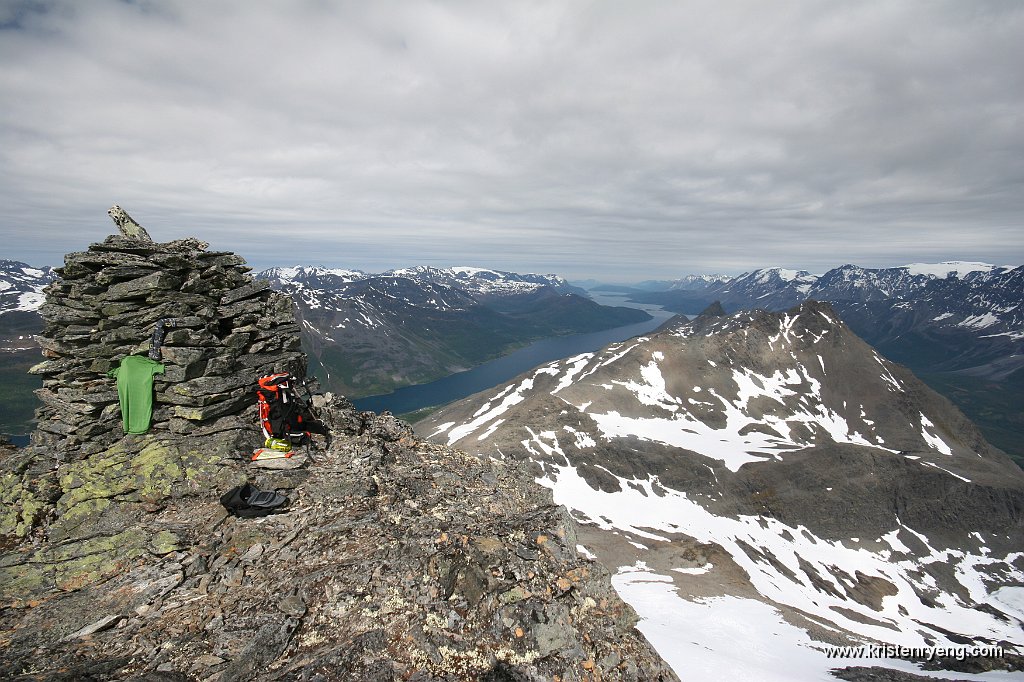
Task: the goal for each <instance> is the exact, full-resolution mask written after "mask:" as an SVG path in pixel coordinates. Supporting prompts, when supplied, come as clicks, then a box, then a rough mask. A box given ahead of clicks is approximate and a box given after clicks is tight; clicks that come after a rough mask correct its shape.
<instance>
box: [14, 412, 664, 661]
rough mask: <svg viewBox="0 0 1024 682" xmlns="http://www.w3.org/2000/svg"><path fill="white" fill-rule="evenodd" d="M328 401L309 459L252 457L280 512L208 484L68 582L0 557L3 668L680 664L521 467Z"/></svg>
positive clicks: (254, 475) (146, 520)
mask: <svg viewBox="0 0 1024 682" xmlns="http://www.w3.org/2000/svg"><path fill="white" fill-rule="evenodd" d="M321 411H322V414H325V415H326V417H327V421H328V422H329V423H330V424H331V427H332V431H333V432H334V434H335V439H334V443H333V445H332V446H331V448H330V449H329V450H327V452H326V453H318V454H317V455H316V461H315V463H311V464H310V465H309V466H308V467H303V468H299V469H291V470H283V471H274V470H269V471H268V470H258V469H253V470H252V471H248V472H245V473H247V474H248V475H249V477H250V478H251V479H252V480H253V481H254V483H255V484H256V485H257V487H260V488H263V489H277V490H281V491H284V492H285V493H286V494H287V495H288V496H289V497H290V498H291V504H290V507H289V509H288V511H287V512H285V513H282V514H277V515H274V516H269V517H266V518H262V519H240V518H236V517H232V516H227V515H226V513H225V511H224V509H223V508H222V507H221V506H220V505H219V504H218V502H217V498H216V496H215V494H213V492H212V491H206V492H205V493H200V494H196V495H194V496H192V497H190V498H188V499H180V500H172V501H170V502H169V503H168V504H167V506H166V507H165V508H164V509H162V510H161V511H160V512H158V513H150V514H146V515H144V516H143V517H142V518H140V519H139V522H138V524H137V525H136V526H135V527H134V528H132V529H126V530H124V531H123V533H141V534H144V535H146V536H147V537H148V538H149V543H150V544H149V546H148V547H147V548H146V551H143V552H140V553H139V554H138V555H137V556H132V555H123V556H122V557H121V558H120V561H121V564H122V566H121V569H120V570H119V571H117V572H116V573H113V574H112V575H110V576H109V577H107V578H106V579H103V580H95V581H93V582H90V583H89V584H87V585H83V586H81V587H78V588H76V587H75V586H70V585H64V586H63V589H56V590H55V589H52V588H43V587H41V586H40V582H39V581H38V579H33V580H30V579H26V577H25V576H27V575H30V574H31V573H32V571H41V570H44V567H43V566H42V565H41V563H39V562H38V561H36V562H35V563H34V562H33V561H32V560H30V561H27V562H26V561H23V562H21V563H20V564H18V565H16V566H13V567H12V566H11V565H10V559H9V558H5V562H4V564H3V565H2V567H0V586H2V587H0V596H2V600H3V603H4V605H5V606H8V607H10V608H7V609H4V610H3V611H2V615H0V627H2V629H3V630H4V631H5V633H6V634H5V638H6V640H7V641H6V646H5V647H4V650H3V653H2V654H0V661H2V663H0V673H2V674H0V676H4V677H13V676H14V675H16V674H18V673H19V672H21V671H22V670H26V669H33V670H36V671H39V670H43V671H57V670H60V671H63V673H62V674H64V675H66V676H67V677H59V676H57V675H56V673H52V674H51V676H50V677H44V678H43V679H72V678H75V679H139V678H142V677H144V676H145V675H147V674H154V675H159V674H163V675H166V677H160V678H157V677H153V678H147V679H218V680H248V679H256V678H258V679H262V680H314V679H317V680H366V679H374V680H400V679H420V680H434V679H444V680H477V679H491V680H538V679H558V678H561V679H563V680H584V679H622V680H659V679H661V680H674V679H676V677H675V675H674V674H673V673H672V672H671V671H670V670H669V669H668V668H667V667H666V666H665V664H664V663H663V662H662V661H661V660H660V658H659V657H658V656H657V655H656V654H654V653H653V651H652V650H651V649H650V648H649V646H648V644H647V642H646V641H645V640H644V639H643V637H642V636H641V635H640V634H639V633H637V632H636V631H635V630H634V629H633V624H634V622H635V620H636V616H635V615H634V613H633V611H632V609H630V608H629V607H628V606H626V605H625V604H624V603H623V602H622V601H621V600H620V599H619V598H618V596H617V595H616V594H615V592H614V591H613V590H612V588H611V585H610V582H609V580H608V576H607V573H606V571H605V569H604V568H603V567H602V566H601V565H600V564H598V563H595V562H593V561H591V560H589V559H586V558H584V557H583V556H581V555H580V554H579V553H578V552H577V550H576V539H575V530H574V524H573V522H572V521H571V520H570V519H569V518H568V516H567V514H566V512H565V510H564V508H562V507H558V506H555V505H554V504H552V502H551V498H550V494H549V493H548V491H546V490H544V489H542V488H540V487H538V486H536V485H535V484H534V483H533V481H532V479H531V477H530V476H529V475H528V474H527V473H526V471H525V469H522V468H520V467H519V466H518V465H505V464H501V463H494V462H490V461H485V460H480V459H478V458H476V457H473V456H470V455H466V454H465V453H462V452H460V451H457V450H454V449H451V448H447V447H443V446H436V445H431V444H428V443H425V442H422V441H419V440H417V439H416V438H415V437H414V436H413V434H412V432H411V430H409V428H408V426H407V425H406V424H404V423H403V422H400V421H398V420H396V419H394V418H393V417H390V416H376V415H373V414H372V413H356V412H355V411H354V410H352V409H351V405H350V404H347V402H346V401H344V400H334V401H332V402H331V403H329V404H328V405H325V406H323V407H322V408H321ZM250 466H253V465H250ZM242 469H243V465H241V464H239V465H238V470H239V471H242ZM171 534H173V536H174V540H171V539H170V535H171ZM105 550H106V547H104V548H99V547H98V548H97V552H98V553H100V554H102V552H103V551H105ZM44 551H45V552H49V553H50V554H48V555H47V556H46V560H47V561H50V562H58V561H59V560H60V558H61V557H59V556H58V554H59V552H60V549H59V546H57V547H51V548H47V549H44V550H39V551H37V552H36V553H35V555H34V556H36V557H39V556H40V554H41V552H44ZM51 555H52V556H51ZM9 556H10V555H8V557H9ZM76 676H77V677H76Z"/></svg>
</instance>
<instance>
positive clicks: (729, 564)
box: [417, 301, 1024, 655]
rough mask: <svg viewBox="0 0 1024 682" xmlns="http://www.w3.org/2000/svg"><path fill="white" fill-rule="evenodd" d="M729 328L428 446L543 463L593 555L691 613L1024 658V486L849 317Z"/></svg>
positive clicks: (685, 329)
mask: <svg viewBox="0 0 1024 682" xmlns="http://www.w3.org/2000/svg"><path fill="white" fill-rule="evenodd" d="M723 312H724V311H722V310H721V308H718V309H717V310H715V309H712V310H708V311H706V313H705V314H704V315H701V316H699V317H697V318H696V319H694V320H692V321H686V320H684V319H676V320H675V321H674V322H673V323H671V324H667V325H666V326H664V327H663V328H662V329H661V330H659V331H658V332H656V333H654V334H651V335H650V336H647V337H638V338H635V339H632V340H630V341H626V342H622V343H619V344H613V345H611V346H608V347H607V348H605V349H603V350H601V351H599V352H596V353H585V354H581V355H578V356H575V357H572V358H567V359H565V360H561V361H557V362H553V363H550V364H548V365H544V366H541V367H538V368H537V369H535V370H533V371H531V372H529V373H527V374H524V375H522V376H520V377H518V378H517V379H515V380H513V381H512V382H510V383H509V384H508V385H505V386H499V387H496V388H495V389H493V390H491V391H487V392H484V393H481V394H477V395H476V396H471V397H470V398H467V399H465V400H462V401H459V402H457V403H454V404H452V405H450V406H447V407H445V408H442V409H441V410H439V411H437V412H436V413H434V414H432V415H431V416H430V417H429V418H428V419H426V420H424V421H423V422H421V423H420V424H417V429H419V430H421V431H422V433H424V434H425V435H427V436H428V437H429V438H431V439H435V440H436V441H437V442H444V443H446V444H449V445H453V446H456V447H461V448H465V449H466V450H467V451H469V452H471V453H477V454H479V455H481V456H483V457H494V458H499V459H504V460H506V461H507V460H526V461H529V462H531V463H532V464H533V466H534V467H535V471H536V472H537V476H538V480H540V481H541V482H542V483H544V485H547V486H549V487H551V488H552V490H553V492H554V500H555V501H556V502H558V503H561V504H564V505H566V506H567V507H568V508H569V509H570V510H572V513H573V515H574V517H575V518H576V519H577V520H580V521H581V522H583V524H584V525H583V530H582V531H581V542H582V544H584V545H585V546H586V547H587V548H589V549H590V550H591V551H593V552H594V553H595V554H596V555H597V556H598V558H600V559H601V560H602V561H604V562H605V563H606V564H607V565H609V566H610V567H616V566H617V567H619V570H618V573H617V577H620V578H621V579H622V580H624V581H628V579H629V575H630V572H634V573H635V572H636V571H639V570H642V571H644V572H651V573H650V576H649V577H648V582H656V581H658V580H661V581H663V582H668V583H669V584H671V585H673V586H674V587H675V589H676V590H678V594H679V595H680V596H681V597H682V599H679V600H678V604H677V608H676V611H677V612H679V613H688V614H691V615H692V614H693V613H694V609H695V608H697V607H695V606H693V604H700V603H706V601H704V600H706V599H707V598H708V597H709V596H718V597H730V598H743V599H757V600H760V601H763V602H764V603H766V604H769V605H770V606H771V608H772V609H777V610H778V611H779V612H781V613H782V614H784V616H785V618H786V620H787V622H789V623H790V624H792V625H796V626H798V627H800V628H802V629H804V630H807V631H808V632H810V633H812V634H813V636H814V637H815V638H816V639H818V640H819V641H826V642H830V643H849V644H856V643H863V642H865V641H876V642H897V641H898V642H902V643H908V644H914V645H917V646H924V645H935V644H939V645H941V644H947V645H952V644H963V643H966V642H976V643H997V642H1004V643H1006V645H1007V646H1008V647H1016V648H1017V650H1019V649H1020V648H1021V647H1022V646H1024V636H1022V633H1024V630H1022V626H1024V613H1021V612H1020V610H1019V608H1018V607H1016V606H1014V604H1015V603H1016V601H1015V598H1014V597H1012V596H1011V594H1012V593H1014V590H1019V589H1020V587H1019V586H1020V585H1021V584H1024V554H1022V553H1021V551H1020V550H1021V548H1022V547H1024V472H1021V471H1020V469H1019V468H1017V467H1016V466H1015V465H1014V464H1013V462H1012V461H1010V459H1009V458H1008V457H1007V456H1006V455H1005V454H1004V453H1002V452H1000V451H999V450H998V449H996V448H994V447H992V446H991V445H989V444H988V443H987V442H986V441H985V440H984V438H983V437H982V436H981V434H980V433H979V432H978V430H977V429H976V428H975V427H974V425H973V424H971V422H970V421H969V420H967V419H966V418H965V417H964V415H963V414H962V413H960V412H959V411H958V410H957V409H956V408H955V407H954V406H953V405H952V404H950V402H949V401H948V400H946V399H944V398H942V397H941V396H939V395H938V394H936V393H935V392H934V391H932V390H930V389H929V388H928V387H927V386H925V385H924V384H923V383H922V382H920V381H919V380H918V379H916V378H915V377H914V375H913V374H912V373H910V372H909V371H907V370H906V369H905V368H903V367H900V366H898V365H896V364H894V363H892V362H889V361H887V360H885V359H883V358H882V357H881V356H880V355H879V354H878V353H877V352H876V351H875V350H874V349H872V348H871V347H870V346H869V345H867V344H866V343H864V342H863V341H862V340H861V339H859V338H858V337H857V336H856V335H855V334H853V333H852V332H851V330H850V329H849V328H848V327H847V326H846V325H845V324H843V323H842V322H841V321H840V320H839V318H838V316H837V315H836V313H835V311H834V310H833V309H832V308H831V307H830V306H829V305H828V304H823V303H819V302H814V301H808V302H805V303H803V304H801V305H800V306H798V307H795V308H792V309H790V310H788V311H786V312H783V313H770V312H765V311H753V312H744V313H737V314H735V315H732V316H726V315H723V314H722V313H723ZM645 574H646V573H645ZM627 587H628V585H627ZM640 596H641V597H643V596H644V595H643V594H641V595H640ZM624 598H626V600H627V601H631V599H630V597H629V596H628V594H626V595H624ZM666 598H667V599H675V595H669V597H666ZM631 603H632V602H631ZM639 603H641V602H637V604H639ZM637 608H638V610H639V609H640V606H639V605H637ZM641 615H644V614H643V613H641ZM708 617H709V618H712V617H713V616H712V615H709V616H708ZM823 624H824V628H823ZM702 641H703V640H702ZM718 644H721V643H718ZM716 645H717V644H716ZM765 645H766V644H765ZM712 646H713V645H712V644H708V645H707V647H708V648H710V647H712ZM766 646H767V645H766ZM801 646H803V647H806V646H807V645H801ZM1010 650H1011V651H1012V649H1010ZM794 651H796V650H794ZM663 653H665V652H664V651H663ZM726 655H727V654H726Z"/></svg>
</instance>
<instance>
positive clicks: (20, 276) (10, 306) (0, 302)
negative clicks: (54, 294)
mask: <svg viewBox="0 0 1024 682" xmlns="http://www.w3.org/2000/svg"><path fill="white" fill-rule="evenodd" d="M55 277H56V275H55V274H54V272H53V269H52V268H49V267H46V268H34V267H32V266H30V265H27V264H25V263H21V262H18V261H13V260H0V315H3V314H4V313H7V312H12V311H21V312H33V311H36V310H38V309H39V306H41V305H42V304H43V300H44V299H45V296H44V295H43V288H44V287H45V286H46V285H47V284H49V283H50V282H52V281H53V280H54V278H55Z"/></svg>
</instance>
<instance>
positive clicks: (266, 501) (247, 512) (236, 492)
mask: <svg viewBox="0 0 1024 682" xmlns="http://www.w3.org/2000/svg"><path fill="white" fill-rule="evenodd" d="M220 503H221V504H222V505H224V508H225V509H227V510H228V513H229V514H234V515H235V516H241V517H243V518H253V517H257V516H269V515H270V514H276V513H277V512H280V511H284V509H285V507H286V506H287V504H288V498H287V497H285V496H284V495H281V494H280V493H276V492H274V491H273V490H259V489H257V488H255V487H253V486H252V485H251V484H249V483H246V484H245V485H238V486H235V487H234V488H232V489H231V490H229V491H227V492H226V493H224V494H223V495H221V498H220Z"/></svg>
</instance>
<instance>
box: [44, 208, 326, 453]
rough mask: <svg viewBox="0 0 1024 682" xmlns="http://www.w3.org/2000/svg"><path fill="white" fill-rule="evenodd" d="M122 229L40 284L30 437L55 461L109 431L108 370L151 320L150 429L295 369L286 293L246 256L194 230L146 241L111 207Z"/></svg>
mask: <svg viewBox="0 0 1024 682" xmlns="http://www.w3.org/2000/svg"><path fill="white" fill-rule="evenodd" d="M109 213H110V215H111V217H112V218H113V219H114V222H115V224H116V225H117V226H118V228H119V230H120V231H121V235H115V236H110V237H108V238H107V239H105V240H104V241H103V242H101V243H98V244H92V245H91V246H89V248H88V250H87V251H83V252H78V253H71V254H68V255H67V256H65V258H64V267H63V268H61V269H59V270H58V271H57V272H58V274H59V276H60V280H58V281H57V282H55V283H54V284H52V285H50V286H49V288H48V289H47V290H46V303H45V304H44V305H43V306H42V308H41V310H40V313H41V314H42V316H43V318H44V319H45V320H46V323H47V324H46V328H45V329H44V331H43V333H42V335H41V336H40V337H37V340H38V342H39V345H40V346H41V347H42V349H43V355H44V356H45V357H46V358H47V359H46V360H45V361H44V362H42V363H40V364H38V365H36V366H35V367H33V368H32V369H31V370H30V371H31V373H33V374H36V375H40V376H42V377H43V387H42V388H41V389H39V390H38V391H36V394H37V395H38V396H39V398H40V400H41V401H42V407H40V408H39V410H38V411H37V414H36V417H37V420H38V427H37V429H36V431H35V433H34V434H33V441H32V444H33V445H34V446H40V447H45V448H46V449H47V450H48V451H49V452H50V453H51V454H53V455H54V456H57V457H59V458H60V459H61V460H63V461H69V460H70V461H73V460H75V459H80V458H82V457H87V456H89V455H90V454H94V453H97V452H100V451H102V450H104V449H105V448H107V447H108V446H110V445H111V444H112V443H114V442H115V441H117V440H118V439H120V438H121V437H122V436H123V435H124V433H123V430H122V427H121V419H120V405H119V403H118V397H117V388H116V384H115V382H114V380H113V379H109V378H107V376H106V375H107V372H108V371H109V370H110V369H112V368H114V367H117V366H118V364H119V363H120V361H121V360H122V358H124V357H125V356H127V355H131V354H145V353H147V352H148V351H149V350H150V347H151V342H152V337H153V330H154V326H155V325H156V323H157V321H158V320H165V325H166V334H165V337H164V339H163V346H162V349H161V353H160V360H159V361H160V362H161V363H163V364H164V366H165V368H166V371H165V373H164V374H162V375H156V376H155V377H154V379H155V382H154V401H153V402H154V404H153V420H152V426H151V431H152V432H153V433H155V434H160V433H161V432H169V433H170V434H177V435H188V434H190V433H192V432H194V431H195V430H196V429H197V428H201V427H202V426H204V425H208V424H209V423H210V422H211V420H215V419H217V418H220V417H224V416H227V415H237V414H240V413H242V412H243V411H245V410H246V408H248V407H250V406H251V405H253V404H254V403H255V400H256V395H255V388H254V387H255V386H256V379H257V378H258V377H260V376H263V375H265V374H270V373H272V372H277V371H289V372H293V373H295V374H297V375H299V376H304V375H305V369H306V368H305V363H306V360H305V356H304V355H303V353H302V352H301V349H300V337H299V326H298V324H297V323H296V322H295V318H294V315H293V308H292V302H291V299H289V298H288V297H287V296H284V295H282V294H279V293H277V292H274V291H271V290H270V288H269V286H268V285H267V283H266V282H262V281H256V280H254V279H253V278H252V277H251V275H249V274H248V272H249V270H250V268H248V267H245V266H244V263H245V260H244V259H242V258H241V257H240V256H238V255H235V254H233V253H229V252H222V251H208V250H207V248H208V246H209V245H208V244H206V243H205V242H201V241H199V240H197V239H191V238H190V239H182V240H178V241H172V242H169V243H156V242H154V241H153V240H152V239H151V238H150V237H149V234H148V233H147V232H146V231H145V230H144V229H143V228H142V227H141V226H139V225H138V223H136V222H135V221H134V220H132V219H131V217H130V216H128V214H127V213H126V212H125V211H124V210H123V209H121V208H120V207H119V206H114V207H113V208H111V209H110V211H109Z"/></svg>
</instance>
